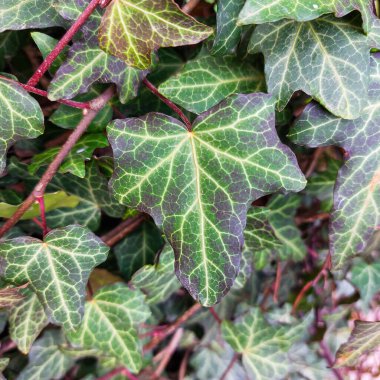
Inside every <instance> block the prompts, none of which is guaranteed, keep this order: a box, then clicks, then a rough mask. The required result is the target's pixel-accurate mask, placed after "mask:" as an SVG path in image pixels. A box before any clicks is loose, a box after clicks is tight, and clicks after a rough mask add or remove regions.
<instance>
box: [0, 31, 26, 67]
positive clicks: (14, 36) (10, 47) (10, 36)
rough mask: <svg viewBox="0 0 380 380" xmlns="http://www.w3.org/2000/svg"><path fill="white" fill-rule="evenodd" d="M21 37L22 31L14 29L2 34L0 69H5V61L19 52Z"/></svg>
mask: <svg viewBox="0 0 380 380" xmlns="http://www.w3.org/2000/svg"><path fill="white" fill-rule="evenodd" d="M21 37H22V36H20V33H18V32H12V31H9V32H3V33H1V34H0V70H3V68H4V65H5V62H6V61H8V60H9V59H10V58H12V57H13V56H14V55H15V54H16V53H17V52H18V49H19V47H20V44H21V40H22V38H21Z"/></svg>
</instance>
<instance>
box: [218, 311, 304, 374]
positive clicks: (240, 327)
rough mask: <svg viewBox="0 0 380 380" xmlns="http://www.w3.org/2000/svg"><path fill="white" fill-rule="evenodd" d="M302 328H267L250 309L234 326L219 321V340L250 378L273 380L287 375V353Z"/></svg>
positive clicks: (257, 313) (261, 319) (264, 322)
mask: <svg viewBox="0 0 380 380" xmlns="http://www.w3.org/2000/svg"><path fill="white" fill-rule="evenodd" d="M302 325H303V323H302V324H299V325H298V326H296V327H289V326H271V325H269V324H268V322H267V321H266V320H265V319H264V317H263V316H262V314H261V312H260V310H259V309H258V308H250V309H249V310H248V312H247V313H246V314H244V315H243V316H242V317H241V318H240V319H238V320H237V321H236V322H235V323H232V322H229V321H223V323H222V336H223V338H224V339H225V340H226V342H227V343H229V344H230V345H231V347H232V348H233V349H234V350H235V351H236V352H238V353H241V354H242V357H243V366H244V368H245V369H246V371H247V372H248V375H249V376H250V378H252V379H255V380H267V379H268V380H269V379H271V380H277V379H283V378H284V376H285V375H286V373H287V372H288V366H289V359H288V357H287V352H288V350H289V349H290V347H291V346H292V344H293V343H294V342H295V341H297V340H299V339H300V337H302V335H303V334H302V333H301V330H302V329H303V328H304V326H302Z"/></svg>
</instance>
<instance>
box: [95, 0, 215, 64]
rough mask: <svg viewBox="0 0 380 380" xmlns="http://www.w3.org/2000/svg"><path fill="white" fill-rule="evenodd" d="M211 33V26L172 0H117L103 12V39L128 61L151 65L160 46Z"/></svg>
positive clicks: (106, 47) (102, 42) (102, 43)
mask: <svg viewBox="0 0 380 380" xmlns="http://www.w3.org/2000/svg"><path fill="white" fill-rule="evenodd" d="M142 31H143V33H144V38H141V32H142ZM211 34H212V29H211V28H210V27H208V26H206V25H203V24H201V23H199V22H197V21H196V20H195V19H193V18H192V17H190V16H188V15H186V14H185V13H183V12H182V11H181V10H180V8H179V7H178V5H176V4H175V3H174V1H172V0H158V1H157V0H156V1H151V0H142V1H140V2H138V3H136V2H133V1H130V0H114V1H113V2H112V3H111V4H110V5H109V6H108V7H107V9H106V12H105V14H104V16H103V19H102V23H101V26H100V31H99V43H100V47H101V48H102V49H104V50H105V51H106V52H108V53H110V54H113V55H115V56H116V57H119V58H121V59H123V60H124V61H125V62H126V63H127V64H128V65H130V66H134V67H137V68H139V69H147V68H149V66H150V65H151V64H152V52H153V51H154V50H156V49H158V48H159V47H169V46H182V45H190V44H196V43H198V42H201V41H203V40H204V39H206V38H207V37H209V36H210V35H211Z"/></svg>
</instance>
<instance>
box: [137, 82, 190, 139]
mask: <svg viewBox="0 0 380 380" xmlns="http://www.w3.org/2000/svg"><path fill="white" fill-rule="evenodd" d="M143 83H144V85H145V86H146V87H147V88H148V90H149V91H151V92H152V93H153V94H154V95H156V96H157V97H159V98H160V99H161V100H162V101H163V102H164V103H165V104H166V105H167V106H168V107H170V108H171V109H172V110H173V111H174V112H175V113H176V114H177V115H178V116H179V117H180V118H181V119H182V120H183V122H184V123H185V125H186V128H187V130H188V131H189V132H190V131H191V129H192V124H191V121H190V120H189V119H188V118H187V117H186V115H185V114H184V113H183V112H182V111H181V109H180V108H179V107H177V106H176V105H175V104H174V103H173V102H172V101H171V100H169V99H168V98H166V97H165V96H164V95H162V94H161V93H160V91H158V89H157V88H156V87H155V86H154V85H153V84H152V83H150V82H149V81H148V79H146V78H144V79H143Z"/></svg>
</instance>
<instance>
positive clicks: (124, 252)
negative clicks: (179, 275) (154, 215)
mask: <svg viewBox="0 0 380 380" xmlns="http://www.w3.org/2000/svg"><path fill="white" fill-rule="evenodd" d="M163 245H164V240H163V239H162V237H161V231H160V230H159V229H158V228H157V227H156V226H155V225H154V224H153V223H151V222H144V223H143V224H142V225H141V227H139V228H138V229H137V230H136V231H135V232H133V233H132V234H129V235H128V236H127V237H126V238H125V239H123V240H122V241H121V242H120V243H119V244H117V245H116V246H115V248H114V251H115V256H116V259H117V263H118V266H119V268H120V271H121V273H122V275H123V276H124V278H125V279H126V280H127V281H128V280H129V279H130V278H131V276H132V275H133V273H135V272H136V271H137V270H138V269H140V268H141V267H142V266H144V265H148V264H153V262H154V258H155V256H156V253H157V252H158V251H159V250H160V248H162V247H163ZM172 274H173V272H172Z"/></svg>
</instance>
